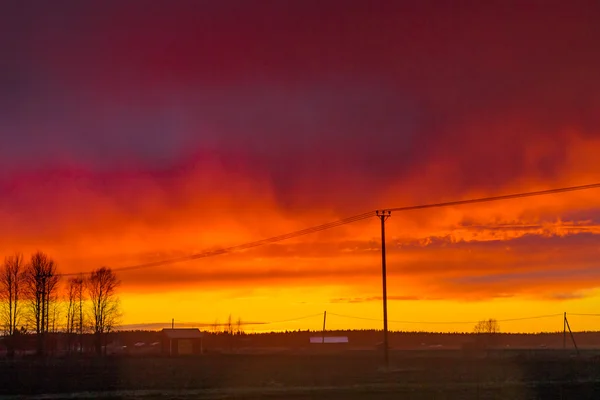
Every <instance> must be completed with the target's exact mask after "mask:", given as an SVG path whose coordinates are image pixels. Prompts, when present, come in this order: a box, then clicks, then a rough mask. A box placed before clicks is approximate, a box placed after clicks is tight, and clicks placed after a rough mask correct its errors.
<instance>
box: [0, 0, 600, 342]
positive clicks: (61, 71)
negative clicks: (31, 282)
mask: <svg viewBox="0 0 600 400" xmlns="http://www.w3.org/2000/svg"><path fill="white" fill-rule="evenodd" d="M599 19H600V5H599V4H598V3H597V2H595V1H573V2H564V1H560V2H559V1H543V2H542V1H533V0H531V1H519V2H507V1H489V2H475V1H474V2H470V1H465V2H445V1H437V2H433V1H418V2H417V1H406V2H396V1H376V0H375V1H369V2H364V1H351V0H346V1H341V0H340V1H316V0H303V1H289V2H279V1H274V0H273V1H266V0H264V1H263V0H258V1H253V2H245V1H236V0H224V1H219V2H202V1H191V0H190V1H188V0H180V1H177V2H164V1H156V0H146V1H112V0H108V1H104V2H78V1H65V0H58V1H54V2H51V3H50V2H48V3H45V2H41V3H40V2H35V3H34V2H29V1H8V2H5V3H3V12H2V13H0V26H2V28H1V29H2V34H0V51H1V53H0V54H2V57H1V59H2V61H1V62H0V227H1V229H0V257H2V256H5V255H11V254H13V253H14V252H22V253H23V254H25V256H26V257H28V256H29V255H30V254H31V253H33V252H34V251H36V250H41V251H44V252H46V253H48V254H49V255H50V256H51V257H53V258H54V259H55V260H56V262H57V263H58V266H59V270H60V271H61V272H63V273H77V272H82V271H90V270H92V269H94V268H98V267H100V266H108V267H111V268H121V267H127V266H130V265H136V264H140V263H147V262H153V261H160V260H165V259H171V258H176V257H181V256H186V255H190V254H194V253H198V252H202V251H206V250H214V249H218V248H222V247H227V246H231V245H237V244H242V243H246V242H249V241H255V240H260V239H263V238H267V237H271V236H275V235H279V234H283V233H287V232H291V231H294V230H298V229H303V228H306V227H310V226H313V225H318V224H322V223H325V222H330V221H335V220H337V219H340V218H344V217H348V216H351V215H354V214H360V213H362V212H366V211H370V210H374V209H381V208H391V207H401V206H407V205H415V204H423V203H433V202H441V201H450V200H460V199H468V198H473V197H483V196H495V195H502V194H507V193H517V192H527V191H533V190H544V189H551V188H556V187H564V186H573V185H581V184H589V183H596V182H600V163H598V162H597V154H598V151H599V150H600V74H598V71H600V52H599V51H598V43H600V25H599V24H598V23H597V21H598V20H599ZM599 194H600V190H589V191H585V192H574V193H567V194H559V195H552V196H545V197H536V198H529V199H518V200H509V201H503V202H495V203H485V204H476V205H469V206H460V207H450V208H440V209H431V210H422V211H411V212H406V213H395V214H393V215H392V217H391V218H390V219H389V220H388V221H387V222H386V232H387V245H388V248H387V250H388V253H387V256H388V295H389V299H390V302H389V318H390V320H392V321H408V322H391V323H390V328H391V329H394V330H415V329H416V330H442V331H446V330H450V331H455V330H460V331H470V330H472V327H473V325H474V323H472V322H473V321H477V320H480V319H486V318H496V319H499V320H500V321H501V322H500V328H501V330H503V331H540V330H545V331H552V330H561V329H562V316H560V315H558V314H562V313H563V312H570V313H581V314H585V313H595V312H598V305H599V304H600V268H599V265H598V260H600V257H599V256H600V254H599V253H600V248H599V246H598V238H599V236H598V235H599V234H600V203H599V202H598V200H597V199H598V196H599ZM379 235H380V226H379V220H378V219H377V218H375V217H373V218H372V219H368V220H364V221H360V222H356V223H354V224H349V225H345V226H342V227H339V228H336V229H332V230H328V231H324V232H320V233H317V234H313V235H308V236H303V237H300V238H295V239H291V240H289V241H283V242H279V243H275V244H272V245H267V246H263V247H260V248H255V249H251V250H247V251H243V252H235V253H231V254H227V255H222V256H217V257H212V258H204V259H199V260H195V261H189V262H182V263H176V264H170V265H165V266H160V267H154V268H149V269H144V270H132V271H127V272H120V273H119V277H120V279H121V281H122V286H121V289H120V297H121V304H122V308H123V323H124V324H129V325H135V324H143V323H155V322H167V323H168V322H170V321H171V319H172V318H174V319H175V320H176V322H181V323H184V322H208V323H211V322H213V321H221V322H223V321H225V319H227V317H228V315H230V314H231V315H233V317H234V318H235V319H237V318H241V319H242V320H243V321H256V322H272V323H271V324H266V325H248V329H249V330H270V329H320V328H321V324H322V317H321V314H322V312H323V311H325V310H326V311H327V312H328V321H327V324H328V327H329V328H331V329H334V328H380V327H381V321H380V320H381V318H382V311H381V253H380V236H379ZM555 314H557V315H558V316H556V315H555ZM545 315H552V316H551V317H544V318H539V319H532V320H519V321H504V320H507V319H515V318H524V317H529V316H545ZM301 317H307V318H302V319H298V318H301ZM349 317H354V318H349ZM356 317H359V318H363V319H358V318H356ZM573 319H574V321H575V323H573V322H572V323H571V326H572V328H574V329H576V330H583V329H600V317H599V318H593V317H587V318H584V317H583V316H579V317H577V316H573ZM289 320H292V321H289ZM286 321H287V322H286ZM423 322H444V323H443V324H429V323H423ZM454 322H456V323H454Z"/></svg>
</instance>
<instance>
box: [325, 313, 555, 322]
mask: <svg viewBox="0 0 600 400" xmlns="http://www.w3.org/2000/svg"><path fill="white" fill-rule="evenodd" d="M329 314H330V315H335V316H338V317H343V318H351V319H362V320H367V321H377V322H381V321H383V320H382V319H379V318H368V317H356V316H352V315H343V314H337V313H329ZM561 315H562V314H548V315H537V316H533V317H522V318H509V319H497V320H496V321H497V322H512V321H526V320H532V319H541V318H551V317H558V316H561ZM388 322H393V323H398V324H424V325H461V324H476V323H478V322H479V321H398V320H388Z"/></svg>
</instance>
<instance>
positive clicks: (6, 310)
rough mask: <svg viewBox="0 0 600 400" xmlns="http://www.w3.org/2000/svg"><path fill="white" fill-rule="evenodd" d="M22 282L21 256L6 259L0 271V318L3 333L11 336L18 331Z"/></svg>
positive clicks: (16, 255)
mask: <svg viewBox="0 0 600 400" xmlns="http://www.w3.org/2000/svg"><path fill="white" fill-rule="evenodd" d="M22 281H23V255H22V254H15V255H14V256H9V257H6V258H5V259H4V264H3V266H2V270H1V271H0V307H1V309H0V318H1V322H2V325H3V326H4V331H5V332H6V334H8V335H11V336H12V335H14V334H15V333H16V331H17V330H18V329H19V327H18V325H19V322H20V318H21V304H20V303H19V300H20V299H21V292H22V290H23V287H22V284H21V283H22Z"/></svg>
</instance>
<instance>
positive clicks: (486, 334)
mask: <svg viewBox="0 0 600 400" xmlns="http://www.w3.org/2000/svg"><path fill="white" fill-rule="evenodd" d="M473 331H474V333H476V334H477V342H478V344H479V345H480V346H482V347H483V348H489V347H491V346H495V345H496V344H497V342H498V334H499V333H500V325H498V321H496V320H495V319H492V318H490V319H487V320H484V321H479V322H478V323H477V324H476V325H475V328H474V329H473Z"/></svg>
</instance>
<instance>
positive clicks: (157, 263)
mask: <svg viewBox="0 0 600 400" xmlns="http://www.w3.org/2000/svg"><path fill="white" fill-rule="evenodd" d="M596 188H600V183H592V184H589V185H580V186H570V187H564V188H556V189H549V190H540V191H536V192H523V193H513V194H507V195H502V196H492V197H481V198H477V199H468V200H457V201H449V202H445V203H432V204H421V205H415V206H406V207H396V208H388V209H385V211H390V212H392V211H393V212H403V211H412V210H422V209H427V208H440V207H451V206H460V205H465V204H474V203H485V202H492V201H500V200H509V199H517V198H523V197H535V196H544V195H549V194H556V193H565V192H574V191H580V190H589V189H596ZM376 215H377V211H369V212H365V213H363V214H358V215H354V216H351V217H347V218H344V219H340V220H337V221H333V222H329V223H326V224H322V225H317V226H313V227H310V228H306V229H301V230H299V231H294V232H290V233H286V234H283V235H278V236H273V237H270V238H266V239H262V240H258V241H254V242H248V243H244V244H240V245H236V246H230V247H225V248H221V249H216V250H208V251H204V252H201V253H197V254H192V255H189V256H185V257H179V258H173V259H170V260H162V261H155V262H150V263H145V264H138V265H132V266H127V267H120V268H113V271H115V272H122V271H133V270H138V269H146V268H152V267H158V266H162V265H168V264H174V263H178V262H183V261H191V260H197V259H201V258H207V257H214V256H218V255H222V254H227V253H231V252H233V251H240V250H247V249H251V248H254V247H259V246H264V245H266V244H271V243H277V242H281V241H284V240H288V239H292V238H296V237H299V236H304V235H309V234H312V233H316V232H320V231H324V230H327V229H332V228H337V227H339V226H342V225H346V224H351V223H353V222H358V221H362V220H364V219H367V218H371V217H374V216H376ZM60 275H62V276H78V275H81V273H69V274H60Z"/></svg>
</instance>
